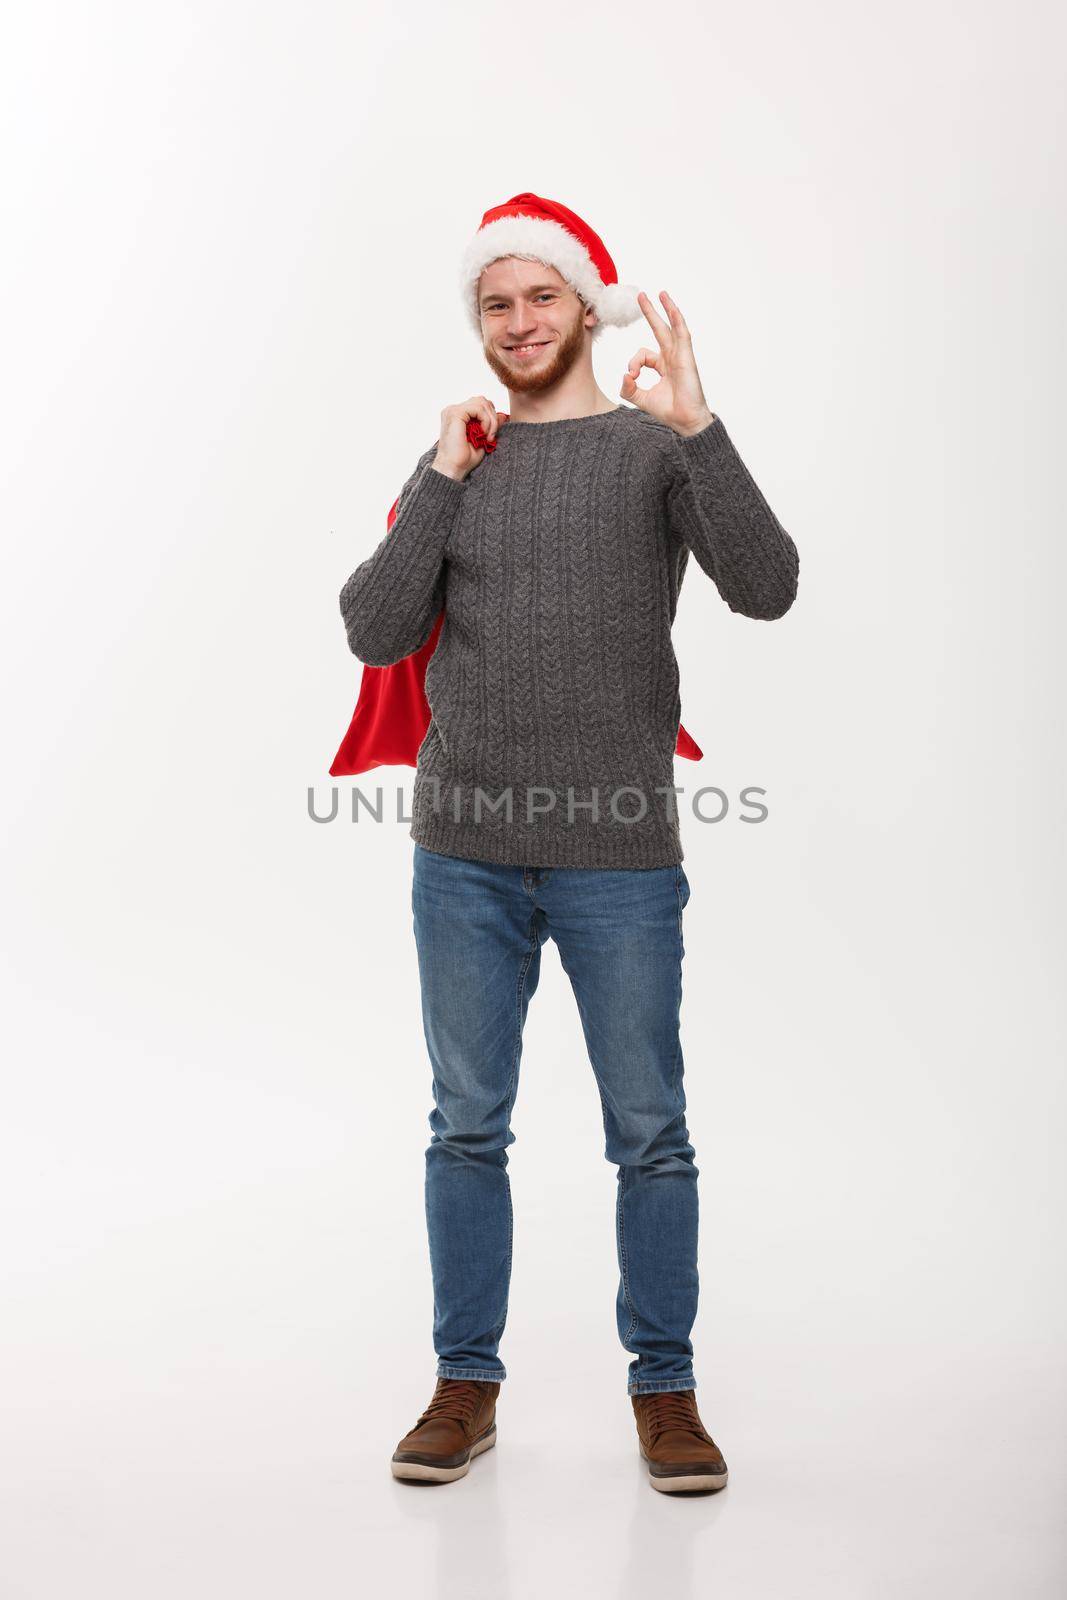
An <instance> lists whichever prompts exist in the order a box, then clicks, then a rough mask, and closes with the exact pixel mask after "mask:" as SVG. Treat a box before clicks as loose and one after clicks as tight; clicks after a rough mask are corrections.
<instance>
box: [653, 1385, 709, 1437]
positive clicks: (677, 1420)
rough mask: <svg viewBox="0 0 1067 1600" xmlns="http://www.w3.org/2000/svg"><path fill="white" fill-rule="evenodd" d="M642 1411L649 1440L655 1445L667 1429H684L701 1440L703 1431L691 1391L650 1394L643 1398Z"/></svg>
mask: <svg viewBox="0 0 1067 1600" xmlns="http://www.w3.org/2000/svg"><path fill="white" fill-rule="evenodd" d="M642 1410H643V1411H644V1413H645V1418H646V1422H647V1427H648V1432H649V1439H650V1442H651V1443H652V1444H655V1442H656V1440H657V1439H658V1438H659V1436H660V1434H661V1433H664V1432H666V1430H667V1429H668V1428H684V1429H685V1430H686V1431H687V1432H688V1433H695V1434H696V1435H697V1437H698V1438H700V1439H703V1437H704V1429H703V1427H702V1426H701V1423H700V1419H699V1417H698V1415H697V1409H696V1400H695V1399H694V1398H693V1391H692V1390H691V1389H667V1390H666V1391H665V1392H664V1393H662V1394H650V1395H646V1396H645V1397H644V1400H643V1402H642Z"/></svg>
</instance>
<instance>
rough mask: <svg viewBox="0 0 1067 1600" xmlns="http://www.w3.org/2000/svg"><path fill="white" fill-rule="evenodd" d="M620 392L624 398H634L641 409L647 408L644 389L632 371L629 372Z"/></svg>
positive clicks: (624, 378)
mask: <svg viewBox="0 0 1067 1600" xmlns="http://www.w3.org/2000/svg"><path fill="white" fill-rule="evenodd" d="M619 394H620V395H621V396H622V398H623V399H624V400H632V401H633V403H634V405H635V406H636V407H637V408H638V410H639V411H643V410H644V409H645V398H644V390H643V389H639V388H638V386H637V379H636V378H635V377H634V375H633V373H632V372H627V373H626V374H625V375H624V377H623V380H622V384H621V386H620V388H619Z"/></svg>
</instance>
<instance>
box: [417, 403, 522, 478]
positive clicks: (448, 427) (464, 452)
mask: <svg viewBox="0 0 1067 1600" xmlns="http://www.w3.org/2000/svg"><path fill="white" fill-rule="evenodd" d="M472 417H474V418H476V419H477V421H478V422H480V423H481V425H482V427H483V428H484V429H485V436H486V438H487V439H495V438H496V432H497V429H498V427H499V426H500V423H501V422H502V421H504V420H505V413H504V412H503V411H496V410H495V409H494V408H493V406H492V405H491V404H490V402H489V401H488V400H487V399H486V398H485V395H484V394H475V395H472V396H471V398H470V399H469V400H462V401H461V402H460V403H459V405H456V406H446V407H445V409H444V410H443V411H442V412H441V435H440V438H439V439H438V441H437V454H436V455H435V456H434V458H433V460H432V461H431V462H430V465H431V467H435V468H436V469H437V471H438V472H443V473H444V474H445V476H446V477H448V478H455V479H457V481H459V482H462V481H463V479H464V478H465V477H467V475H468V474H469V473H471V472H473V471H474V469H475V467H477V466H480V464H481V463H482V462H483V461H484V460H485V457H486V451H485V450H484V449H483V448H482V447H481V446H479V447H478V448H477V449H476V448H475V447H474V445H472V444H471V442H470V440H469V439H468V438H467V423H468V422H469V421H470V420H471V418H472Z"/></svg>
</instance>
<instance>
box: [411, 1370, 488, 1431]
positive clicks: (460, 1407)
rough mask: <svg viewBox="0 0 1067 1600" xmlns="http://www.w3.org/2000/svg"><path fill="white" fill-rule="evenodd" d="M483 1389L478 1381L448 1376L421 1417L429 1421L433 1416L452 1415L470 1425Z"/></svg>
mask: <svg viewBox="0 0 1067 1600" xmlns="http://www.w3.org/2000/svg"><path fill="white" fill-rule="evenodd" d="M481 1398H482V1391H481V1389H480V1388H479V1386H478V1385H477V1384H476V1383H473V1382H470V1381H468V1380H467V1379H465V1378H446V1379H444V1380H443V1381H442V1383H441V1387H440V1388H439V1389H438V1391H437V1393H436V1394H435V1395H434V1397H433V1399H432V1400H431V1401H430V1403H429V1405H428V1406H427V1407H426V1410H425V1411H424V1412H423V1413H422V1416H421V1417H420V1418H419V1421H420V1422H429V1420H430V1419H431V1418H432V1417H451V1418H452V1419H453V1420H454V1421H456V1422H459V1423H461V1424H462V1425H463V1426H464V1427H465V1428H466V1427H469V1426H470V1424H471V1421H472V1420H473V1417H474V1414H475V1412H476V1411H477V1409H478V1406H479V1404H480V1402H481Z"/></svg>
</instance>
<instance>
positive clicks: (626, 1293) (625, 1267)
mask: <svg viewBox="0 0 1067 1600" xmlns="http://www.w3.org/2000/svg"><path fill="white" fill-rule="evenodd" d="M625 1190H626V1167H625V1166H620V1167H619V1194H618V1199H617V1201H616V1207H615V1214H616V1221H617V1226H618V1230H619V1267H620V1269H621V1271H622V1292H623V1298H624V1300H625V1301H626V1304H627V1305H628V1306H629V1308H630V1326H629V1327H628V1328H627V1330H626V1333H625V1334H624V1335H623V1341H622V1342H623V1348H626V1347H627V1344H628V1341H629V1340H630V1339H631V1338H632V1337H633V1335H634V1333H635V1332H636V1331H637V1322H638V1316H637V1307H636V1306H635V1305H634V1303H633V1300H632V1299H631V1298H630V1263H629V1258H628V1257H627V1254H626V1227H625V1223H624V1221H623V1209H622V1202H623V1198H624V1194H625ZM638 1359H639V1360H640V1357H638Z"/></svg>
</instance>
